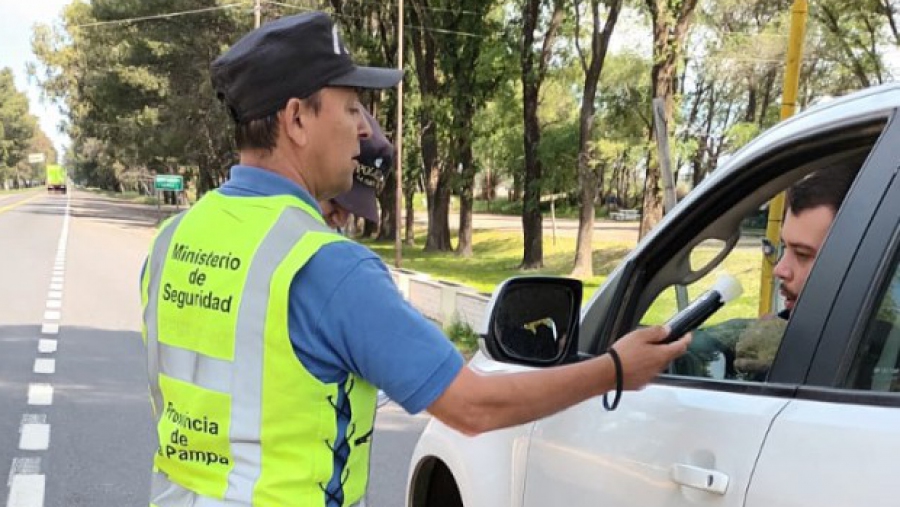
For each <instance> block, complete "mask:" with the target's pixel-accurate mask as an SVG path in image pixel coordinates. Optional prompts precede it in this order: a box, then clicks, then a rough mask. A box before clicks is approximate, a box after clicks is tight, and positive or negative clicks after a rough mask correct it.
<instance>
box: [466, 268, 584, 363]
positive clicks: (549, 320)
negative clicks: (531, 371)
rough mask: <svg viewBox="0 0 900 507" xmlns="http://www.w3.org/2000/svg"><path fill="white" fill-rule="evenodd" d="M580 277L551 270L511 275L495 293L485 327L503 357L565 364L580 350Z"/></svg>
mask: <svg viewBox="0 0 900 507" xmlns="http://www.w3.org/2000/svg"><path fill="white" fill-rule="evenodd" d="M581 297H582V285H581V281H580V280H575V279H571V278H562V277H549V276H522V277H513V278H509V279H507V280H506V281H504V282H503V283H502V284H500V285H499V286H498V287H497V289H496V290H495V291H494V294H493V296H492V297H491V302H490V304H489V306H488V312H487V316H488V318H487V322H486V326H485V328H484V329H482V332H481V333H479V334H480V335H481V338H482V340H483V344H484V349H485V352H486V353H487V354H488V355H489V356H490V357H492V358H493V359H495V360H497V361H504V362H510V363H519V364H525V365H531V366H547V365H552V364H559V363H562V362H564V361H565V360H567V359H568V358H571V357H576V356H577V351H578V328H579V323H580V314H581Z"/></svg>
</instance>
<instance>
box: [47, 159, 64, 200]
mask: <svg viewBox="0 0 900 507" xmlns="http://www.w3.org/2000/svg"><path fill="white" fill-rule="evenodd" d="M67 180H68V176H67V174H66V168H65V167H63V166H61V165H58V164H47V192H51V193H52V192H60V193H63V194H65V193H66V182H67Z"/></svg>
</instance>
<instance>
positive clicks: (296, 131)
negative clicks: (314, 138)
mask: <svg viewBox="0 0 900 507" xmlns="http://www.w3.org/2000/svg"><path fill="white" fill-rule="evenodd" d="M310 113H311V111H310V109H309V108H308V107H306V106H305V105H304V104H303V101H302V100H300V99H297V98H292V99H290V100H288V102H287V104H286V105H285V107H284V109H283V110H282V111H281V116H280V117H279V121H280V123H281V127H282V130H283V131H284V132H285V134H286V136H287V138H288V139H290V140H291V142H293V143H295V144H298V145H300V146H306V144H307V143H308V142H309V130H308V128H307V127H308V126H309V122H308V121H307V120H308V117H309V115H310Z"/></svg>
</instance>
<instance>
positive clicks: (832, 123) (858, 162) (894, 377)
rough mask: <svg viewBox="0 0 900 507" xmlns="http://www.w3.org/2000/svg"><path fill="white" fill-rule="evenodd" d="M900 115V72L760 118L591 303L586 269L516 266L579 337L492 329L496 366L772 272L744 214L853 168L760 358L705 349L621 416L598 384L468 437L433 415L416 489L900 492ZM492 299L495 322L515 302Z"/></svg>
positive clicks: (671, 503)
mask: <svg viewBox="0 0 900 507" xmlns="http://www.w3.org/2000/svg"><path fill="white" fill-rule="evenodd" d="M898 112H900V86H898V85H896V84H894V85H886V86H881V87H876V88H872V89H868V90H864V91H861V92H858V93H854V94H852V95H848V96H846V97H843V98H840V99H837V100H834V101H831V102H828V103H825V104H821V105H818V106H816V107H814V108H812V109H809V110H807V111H805V112H804V113H802V114H800V115H797V116H795V117H793V118H791V119H789V120H787V121H785V122H782V123H780V124H778V125H777V126H775V127H773V128H772V129H770V130H768V131H766V132H764V133H763V134H762V135H760V136H759V137H758V138H757V139H755V140H754V141H753V142H751V143H750V144H748V145H747V146H745V147H744V148H743V149H742V150H740V151H739V152H738V153H736V154H735V155H734V156H733V157H731V158H730V159H729V160H728V161H727V163H725V164H723V166H721V167H719V168H718V169H716V170H715V171H714V172H713V173H712V174H711V175H710V176H708V177H707V178H706V179H705V180H704V181H703V183H702V184H701V185H700V186H698V188H696V189H695V190H694V191H692V192H690V193H689V194H688V195H687V197H686V198H685V199H684V200H683V201H682V202H681V203H679V204H678V206H677V207H676V208H675V209H674V210H673V211H672V212H671V213H670V214H669V215H667V216H666V217H665V219H664V220H663V221H662V222H661V223H660V224H659V225H658V226H657V227H656V228H655V229H654V230H653V232H652V233H651V234H650V235H648V236H647V237H646V238H645V239H644V240H643V241H642V242H641V243H640V244H639V245H638V247H637V248H636V249H635V250H634V251H633V252H632V253H631V254H630V255H629V256H628V257H627V258H626V259H625V260H624V261H623V262H622V263H621V265H619V266H618V267H617V268H616V269H615V270H614V271H613V272H612V273H610V274H609V276H608V277H607V278H606V281H605V283H604V284H603V286H602V287H601V288H600V289H599V290H598V291H597V292H596V294H595V295H594V296H593V297H592V299H591V300H590V301H589V302H588V303H587V304H585V305H584V306H583V308H581V309H580V311H579V306H580V285H573V284H572V283H571V281H568V282H567V281H554V280H552V279H551V280H547V279H543V280H534V281H531V282H529V281H528V280H524V281H520V282H519V285H518V287H519V289H523V288H524V289H525V290H531V291H532V292H533V294H534V297H531V298H529V300H530V303H529V304H530V305H531V307H530V308H534V309H537V310H545V311H544V312H543V313H547V314H550V315H552V314H553V313H554V312H563V313H562V314H561V315H559V316H558V317H556V318H554V321H555V322H556V324H555V326H556V328H557V329H555V330H554V335H555V336H556V337H562V336H563V335H565V336H566V337H567V338H568V339H567V340H562V339H559V340H558V343H559V344H560V345H559V348H558V350H554V351H553V352H551V353H549V354H548V353H547V352H546V351H543V352H537V351H533V352H528V351H525V352H521V351H519V352H513V351H511V349H510V348H509V347H507V346H504V344H503V343H502V342H501V341H500V337H498V336H497V333H496V332H495V329H494V328H493V327H491V328H490V329H491V330H490V332H488V331H487V328H486V329H485V332H484V335H483V336H484V339H483V347H482V350H481V352H479V353H478V354H477V355H476V356H475V357H474V358H473V359H472V361H471V363H470V367H472V368H473V369H475V370H477V371H480V372H482V373H484V374H491V373H493V372H509V371H517V370H523V369H531V368H544V367H549V366H552V365H557V364H564V363H567V362H573V361H578V360H581V359H583V358H585V357H591V356H594V355H597V354H600V353H602V352H603V351H604V350H606V348H607V347H608V346H609V345H610V343H611V342H612V341H614V339H615V338H616V337H618V336H622V335H623V334H625V333H626V332H627V331H629V330H631V329H634V328H635V327H637V326H640V325H643V324H656V323H661V322H663V321H664V320H665V319H666V318H667V317H668V316H670V315H671V314H672V313H673V312H674V310H675V308H674V299H675V298H674V297H673V293H674V292H675V291H674V287H675V286H678V285H681V286H685V287H686V290H687V292H688V293H689V295H690V296H692V297H696V296H697V295H699V294H700V292H701V291H702V290H703V289H704V288H705V287H708V284H709V281H710V278H711V277H714V275H715V272H716V271H719V270H722V269H727V270H729V271H732V272H733V271H735V270H737V271H738V272H740V271H742V270H749V271H750V273H749V276H745V279H749V280H754V279H755V280H759V276H758V274H759V270H760V269H761V266H762V262H763V258H764V255H763V254H762V253H761V252H760V250H761V248H760V245H759V243H760V240H759V237H758V235H757V236H755V237H748V234H747V233H746V231H744V230H742V227H741V224H742V222H743V221H744V219H745V218H746V217H748V216H752V215H754V214H756V213H757V211H758V209H759V208H760V207H761V206H762V205H764V204H765V203H766V202H768V201H769V200H770V199H772V197H773V196H775V195H776V194H778V193H779V192H781V191H783V190H785V189H786V188H787V187H788V186H789V185H791V184H792V183H793V182H795V181H797V180H799V179H800V178H801V177H803V176H805V175H806V174H809V173H810V172H812V171H814V170H816V169H819V168H824V167H828V166H833V165H835V164H844V165H847V166H852V167H855V168H857V169H858V172H857V176H856V179H855V181H854V183H853V186H852V187H851V189H850V191H849V194H848V195H847V197H846V199H845V201H844V204H843V206H842V207H841V209H840V211H839V212H838V214H837V216H836V218H835V221H834V223H833V225H832V228H831V231H830V234H829V236H828V238H827V240H826V242H825V244H824V246H823V248H822V250H821V252H820V254H819V256H818V258H817V261H816V264H815V266H814V267H813V269H812V272H811V274H810V276H809V279H808V281H807V284H806V286H805V289H804V290H803V292H802V294H801V296H800V298H799V300H798V301H797V304H796V306H795V308H794V310H793V313H792V316H791V319H790V321H789V322H788V323H787V325H786V327H783V328H782V329H783V330H779V332H778V335H777V336H776V341H775V342H774V345H773V346H772V347H771V352H770V353H769V354H768V355H767V354H764V353H762V354H760V355H759V356H758V357H756V358H755V360H756V361H757V363H759V362H762V363H764V364H762V368H761V369H759V371H762V372H763V373H762V374H757V375H746V374H741V373H740V372H738V373H735V372H734V371H732V372H731V373H728V370H727V369H726V368H722V367H721V363H722V359H723V358H722V357H720V356H716V354H712V355H710V356H709V357H707V358H706V361H707V363H705V364H702V365H701V367H700V368H696V367H695V368H682V367H681V366H680V365H679V364H677V363H676V364H673V365H672V367H671V368H670V370H669V372H668V373H666V374H663V375H661V376H659V377H658V379H657V380H656V381H655V382H653V383H652V384H651V385H650V386H648V387H647V388H645V389H644V390H642V391H639V392H626V393H625V394H624V396H623V398H622V401H621V405H620V406H619V408H618V409H617V410H615V411H611V412H610V411H606V410H604V408H603V404H602V403H601V399H599V398H597V399H591V400H588V401H586V402H584V403H581V404H580V405H577V406H575V407H572V408H570V409H568V410H566V411H563V412H561V413H559V414H556V415H555V416H552V417H548V418H546V419H543V420H540V421H537V422H535V423H532V424H527V425H522V426H518V427H514V428H510V429H506V430H502V431H497V432H492V433H488V434H485V435H481V436H478V437H475V438H469V437H465V436H463V435H461V434H459V433H457V432H455V431H454V430H452V429H450V428H448V427H446V426H444V425H443V424H441V423H440V422H439V421H437V420H433V421H432V422H430V423H429V425H428V427H427V428H426V430H425V431H424V433H423V434H422V436H421V438H420V440H419V442H418V444H417V446H416V449H415V451H414V454H413V458H412V463H411V465H410V471H409V480H408V489H407V505H408V506H409V507H426V506H428V507H435V506H439V507H462V506H465V507H548V506H565V507H579V506H585V507H587V506H591V507H596V506H604V507H647V506H666V507H687V506H716V507H823V506H828V507H859V506H866V507H895V506H897V505H900V500H898V499H897V488H896V486H895V484H896V483H895V481H896V480H897V471H898V470H900V468H898V464H900V380H898V378H900V374H898V372H900V370H898V366H900V364H898V362H900V267H898V261H900V230H898V224H900V180H898V178H897V171H898V166H900V114H898ZM744 275H746V273H744ZM758 289H759V287H758V286H752V284H751V286H749V287H745V296H744V297H748V298H753V297H756V298H757V300H753V299H750V300H744V301H742V302H740V300H739V301H738V302H736V303H739V304H736V305H734V306H733V309H732V310H730V311H731V312H732V313H731V314H729V315H723V316H722V317H723V318H725V317H727V318H729V319H735V318H745V319H752V318H755V317H756V316H757V315H756V314H757V313H758V304H757V303H758V297H759V296H758V293H759V290H758ZM567 291H568V292H567ZM542 293H545V294H547V295H548V297H546V298H542V297H540V295H541V294H542ZM551 294H552V295H554V296H553V297H550V295H551ZM559 294H566V295H565V296H564V297H563V300H564V301H566V303H565V305H563V306H564V307H566V308H568V309H567V310H566V309H565V308H563V309H562V310H560V309H559V308H558V307H559V304H558V302H559ZM494 297H495V300H494V308H493V312H492V315H493V316H494V317H493V318H496V316H497V314H498V312H500V311H501V309H502V308H503V305H504V304H510V305H512V304H515V303H512V302H510V301H512V300H511V299H504V294H502V293H499V294H495V296H494ZM518 299H520V300H521V299H522V298H518ZM726 308H727V307H726ZM514 310H515V309H511V308H506V309H503V310H502V311H505V312H507V313H509V312H513V311H514ZM565 312H569V313H568V314H566V313H565ZM735 312H737V313H735ZM740 312H743V314H741V313H740ZM535 313H536V314H541V311H537V312H535ZM570 317H571V318H570ZM738 352H740V351H738ZM744 353H748V352H746V351H745V352H744ZM539 354H540V355H539ZM758 366H759V365H758Z"/></svg>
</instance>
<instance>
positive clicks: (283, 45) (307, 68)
mask: <svg viewBox="0 0 900 507" xmlns="http://www.w3.org/2000/svg"><path fill="white" fill-rule="evenodd" d="M211 75H212V83H213V88H214V89H215V90H216V94H217V95H218V97H219V99H220V100H222V101H223V102H224V103H225V105H226V106H228V109H229V111H230V113H231V116H232V118H234V120H235V121H236V122H238V123H246V122H248V121H251V120H255V119H259V118H263V117H265V116H268V115H270V114H272V113H274V112H276V111H278V110H280V109H281V108H283V107H284V105H285V103H286V102H287V101H288V99H290V98H292V97H297V98H301V99H302V98H306V97H308V96H310V95H312V94H313V93H315V92H317V91H319V90H321V89H322V88H324V87H326V86H346V87H350V88H370V89H383V88H390V87H393V86H396V85H397V83H398V82H400V79H401V78H402V77H403V72H402V71H400V70H398V69H386V68H378V67H361V66H358V65H356V64H354V63H353V60H352V59H351V58H350V53H349V52H348V51H347V49H346V47H345V46H344V43H343V42H342V41H341V38H340V35H339V34H338V30H337V27H336V26H335V25H334V23H332V21H331V18H330V17H329V16H328V15H327V14H325V13H322V12H310V13H305V14H299V15H296V16H287V17H283V18H281V19H278V20H276V21H272V22H269V23H266V24H264V25H262V26H261V27H260V28H257V29H256V30H254V31H252V32H250V33H248V34H247V35H245V36H244V37H243V38H241V39H240V40H239V41H237V43H235V44H234V45H233V46H232V47H231V49H229V50H228V51H227V52H226V53H225V54H223V55H222V56H220V57H219V58H217V59H216V60H215V61H214V62H213V64H212V68H211Z"/></svg>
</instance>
